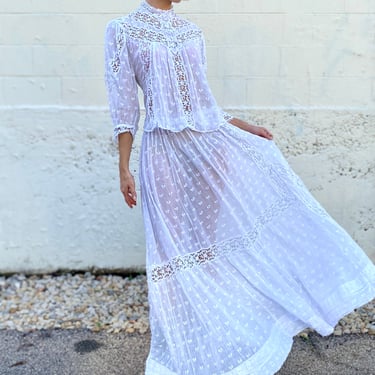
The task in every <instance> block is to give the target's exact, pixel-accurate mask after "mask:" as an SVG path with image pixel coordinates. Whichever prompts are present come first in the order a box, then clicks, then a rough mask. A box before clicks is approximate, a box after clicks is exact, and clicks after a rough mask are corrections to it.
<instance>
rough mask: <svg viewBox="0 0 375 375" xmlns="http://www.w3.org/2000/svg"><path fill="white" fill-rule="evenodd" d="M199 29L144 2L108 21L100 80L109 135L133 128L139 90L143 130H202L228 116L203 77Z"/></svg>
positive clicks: (134, 127) (224, 120)
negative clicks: (108, 117)
mask: <svg viewBox="0 0 375 375" xmlns="http://www.w3.org/2000/svg"><path fill="white" fill-rule="evenodd" d="M206 65H207V64H206V56H205V42H204V38H203V34H202V31H201V30H200V29H199V28H198V27H197V26H196V25H194V24H193V23H191V22H189V21H187V20H184V19H182V18H181V17H179V16H178V15H177V14H176V13H175V12H174V10H173V8H172V9H171V10H166V11H163V10H160V9H156V8H153V7H152V6H150V5H149V4H148V3H147V2H146V1H143V2H142V3H141V5H140V6H139V8H138V9H136V10H135V11H134V12H132V13H131V14H129V15H127V16H125V17H121V18H118V19H115V20H112V21H111V22H109V24H108V25H107V29H106V36H105V81H106V85H107V91H108V99H109V106H110V111H111V115H112V120H113V124H114V132H113V137H114V139H117V136H118V134H120V133H123V132H127V131H128V132H131V133H132V134H133V136H134V135H135V133H136V132H137V130H138V123H139V117H140V116H139V113H140V107H139V102H138V90H137V88H138V87H140V88H141V90H142V92H143V95H144V105H145V109H146V119H145V123H144V131H152V130H153V129H155V128H158V127H159V128H163V129H168V130H172V131H180V130H182V129H184V128H186V127H188V128H191V129H194V130H197V131H200V132H207V131H212V130H215V129H217V128H218V127H219V126H220V125H221V124H222V123H223V122H226V121H229V120H230V119H231V118H232V116H231V115H229V114H228V113H225V112H224V111H222V109H221V108H220V107H219V106H218V105H217V103H216V101H215V99H214V96H213V95H212V93H211V90H210V87H209V85H208V82H207V78H206Z"/></svg>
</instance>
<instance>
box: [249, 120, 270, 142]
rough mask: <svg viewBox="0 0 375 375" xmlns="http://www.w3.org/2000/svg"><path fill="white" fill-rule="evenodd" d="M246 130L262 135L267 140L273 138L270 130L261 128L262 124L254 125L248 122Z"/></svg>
mask: <svg viewBox="0 0 375 375" xmlns="http://www.w3.org/2000/svg"><path fill="white" fill-rule="evenodd" d="M245 130H247V131H248V132H250V133H252V134H255V135H258V136H259V137H263V138H266V139H269V140H272V139H273V135H272V133H271V132H270V131H268V130H267V129H266V128H263V127H262V126H256V125H250V124H248V129H245Z"/></svg>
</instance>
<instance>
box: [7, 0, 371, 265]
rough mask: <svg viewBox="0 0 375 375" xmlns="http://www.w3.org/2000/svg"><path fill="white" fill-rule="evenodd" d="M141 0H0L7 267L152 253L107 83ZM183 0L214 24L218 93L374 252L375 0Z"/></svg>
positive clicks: (121, 261) (213, 71)
mask: <svg viewBox="0 0 375 375" xmlns="http://www.w3.org/2000/svg"><path fill="white" fill-rule="evenodd" d="M137 5H138V0H125V1H124V0H122V1H120V0H107V1H105V2H103V1H99V0H90V1H89V0H80V1H75V0H64V1H62V0H56V1H47V0H17V1H16V2H11V1H5V0H0V9H1V10H2V12H1V14H0V272H13V271H26V272H48V271H54V270H56V269H59V268H63V269H87V268H90V267H96V268H109V269H124V268H139V267H140V268H142V267H143V266H144V238H143V232H142V218H141V212H140V208H139V207H137V208H136V209H134V210H132V211H131V210H128V209H127V208H126V206H125V205H124V204H123V202H122V197H121V195H120V193H119V190H118V181H117V151H116V149H115V147H114V146H113V145H112V144H111V141H110V137H111V124H110V119H109V115H108V112H107V108H106V107H107V103H106V97H105V89H104V83H103V36H104V27H105V25H106V23H107V22H108V21H109V20H110V19H111V18H114V17H117V16H118V15H121V14H124V13H127V12H128V11H131V10H132V9H134V8H135V7H136V6H137ZM176 10H177V11H180V12H181V13H183V14H184V15H185V16H186V17H188V18H189V19H191V20H193V21H194V22H196V23H198V24H199V25H200V26H201V27H202V28H203V30H204V31H205V34H206V38H207V54H208V64H209V79H210V82H211V85H212V88H213V91H214V93H215V95H216V97H217V100H218V102H219V103H220V104H221V105H222V106H223V107H225V108H226V109H228V110H229V111H232V112H233V113H234V114H237V115H240V116H241V117H244V118H246V119H249V120H251V121H253V122H256V123H258V124H263V125H266V126H268V127H270V128H272V129H273V131H274V133H275V135H276V141H277V143H278V144H279V146H280V148H281V149H282V151H283V152H284V154H285V155H286V157H287V158H288V160H289V161H290V163H291V164H292V166H293V167H294V169H295V170H296V171H297V173H299V175H300V176H301V177H302V178H303V180H304V181H305V183H306V185H307V186H308V187H309V189H310V190H311V191H312V192H313V194H315V195H316V197H317V198H318V199H319V201H320V202H321V203H322V204H323V205H324V206H325V207H326V208H327V210H328V211H329V212H330V213H331V214H332V215H333V216H334V218H335V219H336V220H337V221H338V222H339V223H340V224H341V225H343V226H344V228H346V229H347V230H348V231H349V233H350V234H351V235H352V236H353V237H354V238H355V239H356V240H357V241H358V242H359V244H360V245H361V246H362V247H363V248H364V249H365V251H366V252H367V253H368V254H369V255H370V256H371V257H372V259H374V260H375V228H374V222H375V194H374V191H375V155H374V146H373V145H374V141H375V47H374V30H375V1H373V0H367V1H366V0H332V1H330V2H326V1H325V0H315V1H312V0H298V1H297V0H285V1H279V0H266V1H262V2H260V1H255V0H230V1H225V0H216V1H215V0H211V1H205V2H202V1H198V0H190V1H189V2H186V3H185V2H184V3H182V4H180V5H176ZM140 133H141V132H140ZM140 133H139V134H138V137H137V140H136V142H135V149H134V151H133V160H132V168H133V170H134V171H135V173H136V172H137V161H138V158H137V155H138V146H139V140H140V135H141V134H140Z"/></svg>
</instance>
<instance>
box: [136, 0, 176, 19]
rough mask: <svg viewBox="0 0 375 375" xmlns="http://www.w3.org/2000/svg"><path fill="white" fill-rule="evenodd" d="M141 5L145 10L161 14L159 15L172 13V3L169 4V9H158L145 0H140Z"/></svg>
mask: <svg viewBox="0 0 375 375" xmlns="http://www.w3.org/2000/svg"><path fill="white" fill-rule="evenodd" d="M141 6H142V7H143V9H144V10H145V11H146V12H149V13H153V14H154V15H161V16H170V15H174V9H173V5H172V6H171V8H170V9H159V8H155V7H154V6H152V5H151V4H149V3H148V2H147V0H142V3H141Z"/></svg>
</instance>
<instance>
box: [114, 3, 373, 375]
mask: <svg viewBox="0 0 375 375" xmlns="http://www.w3.org/2000/svg"><path fill="white" fill-rule="evenodd" d="M128 17H129V18H123V19H121V20H122V21H119V20H116V21H114V23H110V26H109V27H110V29H109V30H112V29H113V27H114V25H115V26H116V29H117V32H116V38H115V41H116V43H117V45H118V46H122V47H121V48H120V50H119V52H118V55H119V56H121V57H120V60H117V55H116V54H112V53H111V54H109V56H111V58H110V59H109V60H108V61H109V62H111V64H110V66H111V67H113V68H111V69H112V70H111V72H110V74H109V80H110V82H112V81H111V80H112V79H114V78H113V77H116V74H123V72H124V71H126V72H127V74H125V75H124V76H123V77H122V78H121V79H119V80H118V81H116V80H115V81H113V82H118V83H113V85H114V86H115V88H112V89H113V90H114V91H113V92H115V93H116V95H115V98H116V100H117V101H116V100H115V101H114V102H113V103H112V104H111V108H112V109H111V110H112V114H114V124H115V129H116V128H117V127H118V128H119V129H120V130H119V131H126V130H127V129H128V131H132V132H134V131H135V130H136V123H135V120H137V115H136V111H137V107H136V106H134V103H135V102H134V101H133V98H134V97H135V96H133V95H135V94H133V91H131V90H132V89H131V87H133V89H134V87H135V85H136V83H137V82H138V83H140V85H141V87H142V89H143V92H144V94H145V97H146V100H145V103H146V111H147V116H148V117H147V118H146V122H147V121H148V124H147V126H146V131H145V132H144V133H143V135H142V146H141V160H140V187H141V198H142V211H143V218H144V227H145V235H146V244H147V252H146V254H147V259H146V264H147V278H148V286H149V303H150V325H151V333H152V335H151V347H150V353H149V356H148V358H147V362H146V375H172V374H173V375H219V374H226V375H229V374H230V375H268V374H274V373H275V372H276V371H277V370H278V369H279V368H280V367H281V365H282V363H283V362H284V360H285V358H286V357H287V355H288V353H289V351H290V349H291V346H292V337H293V336H294V335H295V334H296V333H298V332H299V331H301V330H302V329H304V328H306V327H312V328H314V329H315V330H317V331H318V332H319V333H321V334H322V335H328V334H330V333H331V332H332V331H333V327H334V326H335V324H336V323H337V321H338V320H339V319H340V318H341V317H342V316H343V315H345V314H346V313H349V312H350V311H352V310H353V309H354V308H356V307H359V306H361V305H363V304H364V303H366V302H367V301H369V300H371V299H372V298H373V297H374V296H375V267H374V265H373V264H372V262H371V261H370V260H369V259H368V257H367V256H366V255H365V253H364V252H363V251H362V249H360V248H359V247H358V245H357V244H356V243H355V242H354V241H353V239H352V238H351V237H350V236H349V235H348V234H347V233H346V232H345V231H344V229H343V228H341V227H340V226H339V225H338V224H337V223H336V222H335V221H334V220H333V219H332V218H331V217H330V216H329V215H328V213H327V212H326V211H325V210H324V208H323V207H321V205H320V204H319V203H318V202H317V201H316V200H315V199H314V198H313V197H312V195H311V194H310V193H309V192H308V190H307V189H306V187H305V185H304V184H303V182H302V181H301V179H300V178H299V177H298V176H297V175H296V174H295V173H294V172H293V170H292V169H291V168H290V166H289V165H288V163H287V162H286V160H285V159H284V157H283V156H282V154H281V153H280V151H279V149H278V148H277V146H276V145H275V143H274V142H273V141H268V140H266V139H264V138H261V137H258V136H255V135H253V134H250V133H248V132H245V131H242V130H240V129H238V128H236V127H234V126H233V125H231V124H229V123H228V122H227V120H228V119H230V117H227V116H228V115H227V114H225V113H224V112H223V111H222V110H221V109H220V108H219V107H217V105H216V103H215V101H214V99H213V98H212V97H211V94H210V93H209V91H205V93H204V94H202V95H204V96H206V95H207V100H206V99H205V100H204V101H203V102H201V100H202V97H200V96H199V95H201V94H198V92H200V88H201V85H202V84H203V83H204V84H206V78H205V75H204V65H205V63H204V57H203V56H204V53H203V52H202V50H201V48H202V46H203V45H204V42H203V41H202V37H201V33H200V31H197V30H198V29H197V28H196V27H195V26H194V25H191V24H190V23H187V21H183V20H181V19H180V18H178V17H177V16H176V15H175V13H174V12H173V11H164V12H163V11H159V10H157V9H154V8H152V7H150V6H149V5H148V4H146V3H144V2H143V3H142V4H141V6H140V8H138V10H137V11H136V12H135V13H133V14H132V15H130V16H128ZM134 19H135V21H134ZM124 20H126V22H125V21H124ZM133 22H135V23H133ZM139 22H142V23H148V24H149V28H145V29H142V28H139V27H138V26H137V25H138V23H139ZM124 23H125V24H124ZM150 30H152V32H151V31H150ZM177 30H178V31H177ZM170 33H171V34H170ZM170 35H174V37H173V38H170ZM110 40H111V39H107V41H108V43H111V42H110ZM125 46H127V47H126V48H127V51H128V52H129V54H128V57H130V59H124V54H123V52H122V51H123V50H124V49H125ZM115 50H116V49H115ZM134 51H136V53H137V57H132V52H134ZM196 59H199V64H198V62H197V61H198V60H196ZM194 62H196V64H198V65H195V66H194V67H192V66H191V64H193V63H194ZM197 66H199V69H197ZM116 71H117V72H116ZM198 71H199V75H198V76H197V75H196V74H198ZM132 72H138V73H135V74H133V73H132ZM148 72H153V73H148ZM166 72H168V73H166ZM116 79H117V78H116ZM127 79H128V80H132V79H135V83H134V82H133V84H131V85H129V87H128V89H126V90H125V91H124V89H123V87H125V86H124V85H125V83H124V82H126V80H127ZM149 79H150V81H151V84H150V82H149ZM156 81H157V83H156ZM202 82H203V83H202ZM111 85H112V83H110V84H109V88H110V93H111V87H112V86H111ZM132 85H133V86H132ZM119 87H122V89H121V90H120V89H119ZM163 87H164V90H162V88H163ZM169 90H170V91H169ZM113 92H112V93H113ZM172 92H173V95H175V96H174V99H173V100H172V97H168V95H172ZM117 95H118V96H117ZM121 95H122V96H121ZM124 95H125V96H126V98H125V96H124ZM197 95H198V96H197ZM197 98H198V102H199V103H197ZM203 103H204V104H203ZM208 103H211V104H208ZM206 105H209V106H211V107H209V108H206V109H204V108H203V107H202V106H206ZM130 109H132V112H131V111H130ZM127 111H129V112H127ZM196 112H197V113H196ZM210 113H215V120H214V121H213V120H212V119H213V117H210V116H209V114H210ZM201 116H202V119H203V120H202V121H197V119H198V118H200V117H201ZM175 120H176V121H177V123H175V122H174V121H175ZM212 121H213V122H212ZM208 130H209V131H208ZM115 131H116V130H115Z"/></svg>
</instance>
